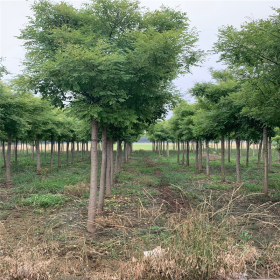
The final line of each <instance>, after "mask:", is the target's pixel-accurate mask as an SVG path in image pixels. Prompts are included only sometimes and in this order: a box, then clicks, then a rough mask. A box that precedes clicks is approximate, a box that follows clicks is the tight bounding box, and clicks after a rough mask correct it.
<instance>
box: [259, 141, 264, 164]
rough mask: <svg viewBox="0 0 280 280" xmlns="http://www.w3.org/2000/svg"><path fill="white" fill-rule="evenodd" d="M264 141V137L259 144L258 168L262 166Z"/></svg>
mask: <svg viewBox="0 0 280 280" xmlns="http://www.w3.org/2000/svg"><path fill="white" fill-rule="evenodd" d="M262 142H263V139H261V142H260V144H259V153H258V169H260V167H261V156H262Z"/></svg>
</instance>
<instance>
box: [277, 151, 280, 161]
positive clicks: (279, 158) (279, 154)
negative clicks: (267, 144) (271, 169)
mask: <svg viewBox="0 0 280 280" xmlns="http://www.w3.org/2000/svg"><path fill="white" fill-rule="evenodd" d="M277 151H278V162H279V163H280V150H277Z"/></svg>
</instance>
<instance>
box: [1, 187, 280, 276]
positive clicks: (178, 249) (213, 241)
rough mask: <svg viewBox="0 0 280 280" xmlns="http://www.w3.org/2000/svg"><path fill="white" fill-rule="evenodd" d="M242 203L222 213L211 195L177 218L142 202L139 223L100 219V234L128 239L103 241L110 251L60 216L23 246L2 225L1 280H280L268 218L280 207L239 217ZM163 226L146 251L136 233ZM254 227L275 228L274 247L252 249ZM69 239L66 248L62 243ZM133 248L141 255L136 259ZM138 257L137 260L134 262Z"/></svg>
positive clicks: (235, 196)
mask: <svg viewBox="0 0 280 280" xmlns="http://www.w3.org/2000/svg"><path fill="white" fill-rule="evenodd" d="M72 187H73V186H70V187H69V186H67V187H66V188H65V190H67V191H68V194H71V195H75V196H79V195H81V193H82V192H83V190H84V189H86V187H87V186H85V184H81V185H79V186H78V187H77V186H74V187H73V188H72ZM147 197H149V194H147ZM242 199H244V197H242V196H240V195H239V189H236V190H234V191H233V192H232V195H231V196H230V197H229V199H228V201H227V202H226V204H225V205H224V206H223V207H220V208H219V209H216V208H215V207H214V205H215V204H217V200H219V201H222V200H223V198H222V197H220V198H218V199H217V200H216V201H212V198H211V196H210V197H208V198H207V199H205V201H204V202H203V203H202V204H201V205H200V206H199V207H198V208H197V209H192V208H190V207H189V208H184V209H183V208H181V209H180V211H178V212H177V213H176V212H173V213H168V216H166V214H167V212H166V211H165V210H164V209H165V207H164V206H165V203H167V202H164V201H160V203H159V202H156V201H157V200H155V199H154V197H151V204H149V205H146V206H144V205H143V204H142V203H141V201H139V208H138V211H136V212H137V213H136V214H135V216H134V217H132V216H130V215H129V214H128V213H122V214H121V213H116V212H115V213H114V212H111V213H108V214H107V215H104V216H99V217H98V218H97V223H98V228H99V229H100V232H104V231H102V230H104V229H107V230H108V229H110V228H112V231H116V230H120V231H122V232H123V236H124V237H123V238H124V239H125V238H127V239H126V240H130V241H126V242H127V243H126V244H120V239H118V238H117V237H112V236H111V237H110V236H108V237H107V238H106V239H104V240H106V242H107V245H106V246H107V247H106V246H105V244H103V245H102V243H100V245H99V246H95V245H94V244H93V243H92V242H91V241H92V240H96V238H98V236H96V237H94V236H91V235H87V234H86V233H85V229H84V228H83V227H82V225H79V226H77V225H75V227H73V228H72V229H71V230H69V228H67V227H66V225H65V222H64V221H65V220H63V221H60V222H59V221H58V222H57V220H59V215H62V214H61V213H60V214H59V213H56V214H53V215H52V216H50V217H51V218H52V219H53V222H52V223H50V222H49V227H48V228H44V229H43V228H42V229H41V233H40V234H37V231H38V227H34V226H32V225H30V227H29V228H28V230H27V231H26V233H25V235H23V236H21V238H20V240H17V241H16V239H15V238H14V237H13V236H12V235H11V230H10V229H9V228H6V227H5V225H4V224H3V223H0V242H1V247H0V275H1V279H3V280H25V279H27V280H46V279H47V280H49V279H50V280H51V279H57V277H58V276H62V275H63V276H67V275H68V276H69V275H75V276H83V277H88V279H115V280H117V279H118V280H129V279H133V280H140V279H150V280H153V279H154V280H156V279H158V280H163V279H164V280H167V279H168V280H172V279H178V280H179V279H192V280H196V279H199V280H203V279H205V280H206V279H207V280H208V279H234V276H236V275H239V273H248V274H250V275H254V276H256V277H260V278H261V277H276V276H278V275H279V274H280V241H279V229H278V226H279V225H278V224H277V221H276V220H275V217H274V216H273V215H271V214H269V213H270V212H269V210H270V209H271V208H272V207H275V206H276V205H272V204H269V203H266V204H262V205H259V206H258V207H256V206H255V207H253V206H249V209H248V211H247V213H246V214H244V213H240V215H238V214H237V213H236V212H234V211H235V206H236V205H238V204H240V201H241V200H242ZM152 201H155V202H154V203H153V202H152ZM118 202H119V203H120V201H118ZM143 218H144V219H143ZM41 219H42V221H39V220H38V221H36V223H40V222H42V224H43V217H42V218H41ZM158 220H161V222H162V220H164V221H165V223H164V227H165V229H164V231H163V234H165V235H164V236H163V237H162V239H157V242H158V241H159V242H162V243H160V244H153V243H152V241H151V242H150V243H149V244H148V243H147V241H145V240H144V239H142V237H141V236H139V235H137V234H136V231H137V229H138V228H141V229H143V227H144V226H146V227H149V224H150V225H156V223H157V221H158ZM144 222H145V224H144ZM255 222H256V223H258V227H259V228H260V231H261V232H260V234H264V233H265V232H266V231H271V230H272V229H273V232H274V234H275V237H274V239H273V240H274V241H273V242H270V243H269V244H268V243H267V244H265V243H263V244H262V243H256V242H255V243H254V242H253V241H252V239H251V238H250V237H248V236H247V235H244V232H245V229H246V227H247V226H248V225H251V224H252V223H255ZM68 226H69V225H68ZM142 226H143V227H142ZM137 227H138V228H137ZM271 232H272V231H271ZM64 238H65V239H67V240H66V241H67V242H66V241H65V242H64V241H63V239H64ZM99 238H100V237H99ZM102 240H103V239H102ZM160 240H161V241H160ZM109 243H110V245H108V244H109ZM155 245H156V246H159V245H161V246H162V248H163V249H166V250H165V253H164V254H162V255H161V256H157V257H155V256H150V257H144V256H143V249H144V250H149V249H151V248H152V247H151V246H155ZM149 246H150V247H149ZM118 248H119V250H122V252H123V253H120V255H119V259H114V258H111V257H110V251H111V250H118ZM135 248H138V250H139V251H136V252H135ZM133 256H136V257H138V259H136V258H133V259H132V257H133ZM139 256H140V257H139ZM127 258H129V259H130V260H127ZM85 279H87V278H85Z"/></svg>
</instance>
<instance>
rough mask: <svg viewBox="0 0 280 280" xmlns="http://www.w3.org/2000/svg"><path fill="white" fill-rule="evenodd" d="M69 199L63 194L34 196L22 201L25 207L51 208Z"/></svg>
mask: <svg viewBox="0 0 280 280" xmlns="http://www.w3.org/2000/svg"><path fill="white" fill-rule="evenodd" d="M66 200H67V198H66V197H65V196H64V195H62V194H51V193H48V194H32V195H31V196H30V197H28V198H25V199H22V201H21V202H22V203H23V204H24V205H29V206H35V207H36V206H37V207H38V206H39V207H51V206H58V205H61V204H63V203H64V202H65V201H66Z"/></svg>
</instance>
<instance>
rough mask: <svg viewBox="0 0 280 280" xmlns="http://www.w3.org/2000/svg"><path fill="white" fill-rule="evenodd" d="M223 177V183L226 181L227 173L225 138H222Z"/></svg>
mask: <svg viewBox="0 0 280 280" xmlns="http://www.w3.org/2000/svg"><path fill="white" fill-rule="evenodd" d="M221 177H222V180H221V181H222V182H225V181H226V171H225V136H224V135H222V137H221Z"/></svg>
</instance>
